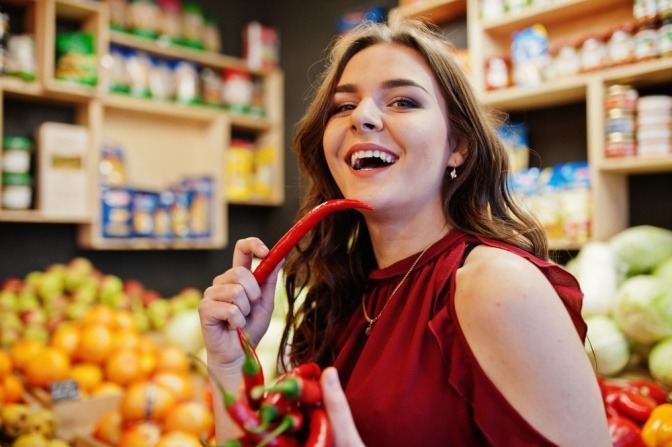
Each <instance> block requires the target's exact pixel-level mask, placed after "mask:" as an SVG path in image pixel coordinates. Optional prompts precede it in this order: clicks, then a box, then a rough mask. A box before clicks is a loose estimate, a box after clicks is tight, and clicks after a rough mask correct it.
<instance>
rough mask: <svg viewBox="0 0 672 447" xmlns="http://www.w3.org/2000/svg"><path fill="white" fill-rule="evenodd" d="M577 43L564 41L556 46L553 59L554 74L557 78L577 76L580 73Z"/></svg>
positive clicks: (579, 56)
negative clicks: (556, 49)
mask: <svg viewBox="0 0 672 447" xmlns="http://www.w3.org/2000/svg"><path fill="white" fill-rule="evenodd" d="M578 46H579V44H578V42H577V41H575V40H565V41H562V42H560V43H559V44H558V54H557V55H556V57H555V73H556V75H557V76H558V77H561V76H568V75H573V74H577V73H578V72H580V71H581V55H580V52H579V50H578Z"/></svg>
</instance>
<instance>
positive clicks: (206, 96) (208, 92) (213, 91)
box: [200, 68, 222, 106]
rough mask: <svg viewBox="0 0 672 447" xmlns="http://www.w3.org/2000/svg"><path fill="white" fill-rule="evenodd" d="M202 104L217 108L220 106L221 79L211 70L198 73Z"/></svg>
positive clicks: (207, 69)
mask: <svg viewBox="0 0 672 447" xmlns="http://www.w3.org/2000/svg"><path fill="white" fill-rule="evenodd" d="M200 78H201V92H202V95H203V102H204V103H206V104H210V105H215V106H219V105H221V104H222V79H221V75H219V74H218V73H217V72H216V71H215V70H213V69H212V68H204V69H202V70H201V73H200Z"/></svg>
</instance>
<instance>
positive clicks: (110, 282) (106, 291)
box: [98, 275, 124, 302]
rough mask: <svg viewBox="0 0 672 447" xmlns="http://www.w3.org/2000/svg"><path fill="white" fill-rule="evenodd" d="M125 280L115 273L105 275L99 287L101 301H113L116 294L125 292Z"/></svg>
mask: <svg viewBox="0 0 672 447" xmlns="http://www.w3.org/2000/svg"><path fill="white" fill-rule="evenodd" d="M123 291H124V282H123V281H122V280H121V278H119V277H118V276H115V275H103V277H102V278H101V280H100V284H99V289H98V299H99V300H100V301H101V302H104V301H113V300H114V297H115V296H116V295H119V294H121V293H123Z"/></svg>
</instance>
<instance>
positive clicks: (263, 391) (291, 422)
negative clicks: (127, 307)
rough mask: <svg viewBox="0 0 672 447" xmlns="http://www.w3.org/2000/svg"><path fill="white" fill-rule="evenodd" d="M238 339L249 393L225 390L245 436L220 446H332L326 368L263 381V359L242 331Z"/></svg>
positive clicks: (304, 368) (305, 368)
mask: <svg viewBox="0 0 672 447" xmlns="http://www.w3.org/2000/svg"><path fill="white" fill-rule="evenodd" d="M237 332H238V339H239V340H240V345H241V347H242V348H243V350H244V351H245V362H244V363H243V367H242V372H243V386H244V393H243V394H242V395H241V396H240V397H238V398H237V397H236V396H235V395H234V394H232V393H230V392H228V391H227V390H225V389H224V388H223V387H222V386H220V391H221V392H222V396H223V400H224V406H225V407H226V411H227V412H228V414H229V416H230V417H231V419H232V420H233V421H234V422H236V424H237V425H238V426H239V427H240V428H241V429H242V430H243V432H244V434H243V435H242V436H240V437H238V438H236V439H231V440H228V441H226V442H225V443H224V444H221V445H219V446H218V447H252V446H256V447H263V446H276V447H293V446H297V447H298V446H304V447H329V446H331V445H332V443H333V432H332V429H331V425H330V424H329V419H328V417H327V413H326V411H325V409H324V407H323V405H322V388H321V385H320V376H321V375H322V370H321V368H320V367H319V366H318V365H317V364H316V363H312V362H310V363H303V364H301V365H299V366H297V367H296V368H293V369H291V370H289V371H287V372H285V373H284V374H282V375H281V376H280V377H279V378H278V379H277V380H276V381H275V382H274V383H273V384H272V385H270V386H266V384H265V383H264V373H263V369H262V367H261V363H260V362H259V358H258V357H257V354H256V352H255V350H254V348H253V347H252V345H251V344H250V343H249V341H248V340H247V338H246V337H245V334H244V333H243V331H242V330H241V329H240V328H238V329H237Z"/></svg>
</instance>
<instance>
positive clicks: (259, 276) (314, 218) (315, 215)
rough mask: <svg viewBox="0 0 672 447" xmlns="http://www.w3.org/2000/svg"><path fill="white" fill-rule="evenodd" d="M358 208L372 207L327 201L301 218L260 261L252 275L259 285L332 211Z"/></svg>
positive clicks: (345, 200) (352, 201)
mask: <svg viewBox="0 0 672 447" xmlns="http://www.w3.org/2000/svg"><path fill="white" fill-rule="evenodd" d="M351 208H360V209H365V210H372V209H373V207H372V206H371V205H368V204H366V203H364V202H360V201H359V200H350V199H335V200H328V201H326V202H324V203H321V204H319V205H317V206H316V207H315V208H313V209H312V210H310V211H309V212H308V213H307V214H306V215H305V216H303V217H302V218H301V219H299V221H298V222H297V223H295V224H294V226H292V228H290V229H289V231H287V233H285V234H284V236H282V237H281V238H280V240H279V241H278V243H277V244H275V245H274V246H273V248H271V250H270V251H269V252H268V255H266V257H265V258H264V259H262V260H261V262H260V263H259V266H258V267H257V268H256V269H255V270H254V272H253V274H254V277H255V278H256V280H257V282H258V283H259V284H263V283H264V282H265V281H266V278H268V275H270V274H271V272H272V271H273V269H274V268H275V267H276V266H277V265H278V263H279V262H280V261H282V259H283V258H284V257H285V256H287V253H289V251H290V250H291V249H292V248H293V247H294V246H295V245H296V244H297V243H298V242H299V241H300V240H301V239H302V238H303V237H304V236H305V235H306V233H308V231H310V230H311V229H312V228H313V227H315V225H317V224H318V223H319V222H320V221H321V220H322V219H323V218H324V217H325V216H327V215H328V214H331V213H333V212H334V211H339V210H345V209H351Z"/></svg>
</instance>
